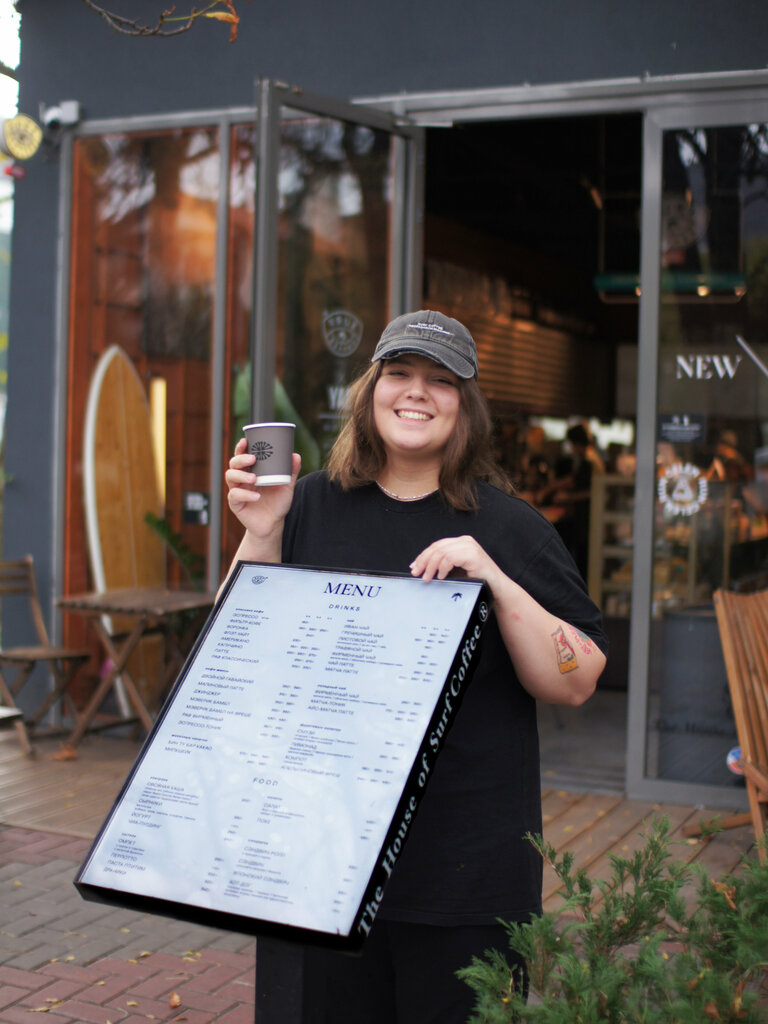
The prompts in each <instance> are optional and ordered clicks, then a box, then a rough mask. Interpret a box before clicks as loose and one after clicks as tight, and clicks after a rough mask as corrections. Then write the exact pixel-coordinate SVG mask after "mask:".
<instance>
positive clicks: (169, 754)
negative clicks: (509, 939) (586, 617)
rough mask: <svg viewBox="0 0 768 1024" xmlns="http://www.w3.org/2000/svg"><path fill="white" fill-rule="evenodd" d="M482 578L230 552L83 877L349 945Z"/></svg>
mask: <svg viewBox="0 0 768 1024" xmlns="http://www.w3.org/2000/svg"><path fill="white" fill-rule="evenodd" d="M489 609H490V594H489V590H488V588H487V586H486V585H485V584H484V583H483V582H482V581H479V580H466V579H462V580H453V579H452V580H443V581H440V580H432V581H430V582H428V583H425V582H423V581H422V580H418V579H414V578H412V577H410V576H399V575H393V574H369V573H356V572H340V571H338V570H325V569H308V568H301V567H296V566H285V565H267V564H262V563H255V562H241V563H239V565H238V567H237V568H236V570H235V571H234V573H233V574H232V576H231V578H230V580H229V582H228V584H227V587H226V589H225V590H224V592H223V594H222V595H221V596H220V597H219V599H218V600H217V602H216V605H215V607H214V609H213V611H212V613H211V615H210V617H209V619H208V622H207V623H206V625H205V628H204V629H203V632H202V634H201V636H200V637H199V638H198V640H197V643H196V644H195V647H194V649H193V651H192V653H191V654H190V656H189V658H188V659H187V662H186V664H185V666H184V668H183V670H182V673H181V675H180V677H179V680H178V682H177V683H176V685H175V687H174V689H173V692H172V693H171V695H170V697H169V699H168V701H167V702H166V704H165V706H164V708H163V710H162V712H161V715H160V717H159V718H158V720H157V722H156V723H155V725H154V727H153V729H152V732H151V733H150V735H149V737H148V739H147V742H146V744H145V745H144V748H143V750H142V752H141V754H140V756H139V758H138V760H137V762H136V764H135V765H134V767H133V768H132V770H131V773H130V775H129V777H128V779H127V780H126V782H125V784H124V786H123V788H122V791H121V793H120V795H119V796H118V798H117V801H116V802H115V805H114V806H113V808H112V810H111V811H110V814H109V815H108V817H107V819H106V821H105V823H104V825H103V826H102V828H101V830H100V832H99V835H98V836H97V837H96V840H95V842H94V844H93V847H92V849H91V851H90V853H89V855H88V857H87V859H86V861H85V863H84V864H83V866H82V868H81V869H80V872H79V874H78V876H77V879H76V882H75V884H76V885H77V887H78V889H79V890H80V892H81V893H82V895H83V896H84V897H85V898H87V899H95V900H100V901H103V902H108V903H115V904H117V905H119V906H128V907H133V908H138V909H146V910H149V911H151V912H157V913H164V914H168V915H171V916H174V917H179V918H182V919H186V920H192V921H197V922H202V923H205V924H209V925H214V926H217V927H222V928H227V929H229V930H233V931H245V932H248V933H251V934H262V933H267V934H278V935H281V936H283V937H289V938H301V939H302V941H316V942H321V943H324V944H330V945H339V946H342V947H343V946H346V947H350V948H354V947H357V946H359V945H361V944H362V942H363V941H364V939H365V937H366V935H367V934H368V932H369V931H370V928H371V925H372V923H373V919H374V917H375V915H376V911H377V909H378V906H379V904H380V903H381V899H382V896H383V891H384V887H385V885H386V881H387V879H388V877H389V876H390V875H391V873H392V871H393V869H394V867H395V864H396V862H397V859H398V856H399V854H400V851H401V850H402V848H403V846H404V844H405V842H406V841H407V838H408V833H409V831H410V829H411V826H412V824H413V821H414V818H415V815H416V813H417V809H418V805H419V801H420V799H421V796H422V794H423V792H424V790H425V789H426V787H427V785H428V783H429V780H430V777H431V774H432V771H433V768H434V764H435V759H436V757H437V756H438V754H439V751H440V749H441V748H442V746H443V742H444V739H445V736H446V733H447V730H448V728H449V726H450V724H451V722H452V720H453V717H454V715H455V714H456V713H457V711H458V708H459V705H460V702H461V699H462V696H463V694H464V691H465V689H466V687H467V685H468V683H469V679H470V676H471V674H472V671H473V669H474V666H475V663H476V661H477V658H478V656H479V645H480V640H481V634H482V630H483V627H484V624H485V622H486V620H487V618H488V615H489Z"/></svg>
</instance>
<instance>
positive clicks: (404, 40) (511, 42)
mask: <svg viewBox="0 0 768 1024" xmlns="http://www.w3.org/2000/svg"><path fill="white" fill-rule="evenodd" d="M105 3H107V5H111V6H112V7H113V8H114V9H116V10H118V11H119V12H120V13H123V14H132V13H135V14H136V15H138V16H142V17H144V18H145V19H146V20H151V19H152V18H153V17H154V16H155V15H156V13H157V11H159V10H161V9H162V8H163V7H167V6H169V5H168V3H167V2H166V0H112V2H111V4H110V0H105ZM18 6H19V10H20V12H21V16H22V27H21V39H22V49H21V87H20V103H19V106H20V109H21V110H22V111H25V112H27V113H29V114H31V115H33V116H36V115H37V111H38V105H39V103H40V102H41V101H42V102H45V103H47V104H53V103H55V102H58V101H60V100H62V99H77V100H79V101H80V102H81V103H82V104H83V108H84V111H85V115H86V117H87V118H89V119H93V118H105V117H117V116H122V115H130V114H150V113H155V112H159V111H174V110H195V109H205V108H210V107H225V106H247V105H250V104H251V102H252V96H253V80H254V78H255V77H256V76H257V75H266V76H270V77H273V78H277V79H280V80H282V81H286V82H289V83H292V84H296V85H301V86H304V87H305V88H307V89H310V90H313V91H316V92H324V93H328V94H335V95H338V96H342V97H347V98H348V97H359V96H364V95H367V96H371V95H377V94H382V93H393V92H398V91H401V90H409V91H421V90H433V89H434V90H441V89H459V88H475V87H484V86H502V85H517V84H521V83H523V82H530V83H544V82H563V81H579V80H589V79H604V78H614V77H628V76H643V75H645V74H646V73H650V74H652V75H674V74H682V73H703V72H712V71H727V70H739V69H748V70H751V69H757V68H764V67H765V66H766V63H767V60H768V45H767V41H768V4H766V3H765V0H735V2H734V0H696V2H692V0H642V2H634V3H628V2H626V0H623V2H622V0H582V2H581V3H573V2H572V0H570V2H568V0H537V2H534V3H531V2H530V0H526V2H525V3H522V2H517V0H416V2H414V0H387V2H383V0H356V2H355V3H352V2H348V0H322V2H319V0H279V2H275V0H253V2H252V3H249V2H248V0H238V4H237V6H238V10H239V11H240V13H241V16H242V22H241V26H240V33H239V39H238V40H237V42H235V43H233V44H230V43H229V42H228V29H227V28H226V27H225V26H223V25H220V24H217V23H213V22H209V23H205V24H201V25H198V26H196V27H195V28H194V29H193V31H191V32H190V33H188V34H187V35H184V36H181V37H178V38H175V39H168V40H160V39H152V38H150V39H132V38H126V37H123V36H120V35H117V34H116V33H114V32H113V31H112V30H110V29H109V28H108V26H107V25H106V24H105V23H104V22H103V21H102V20H101V19H99V18H98V17H97V16H96V15H95V14H93V13H92V12H90V11H89V10H88V9H87V8H86V7H85V5H84V4H82V3H81V2H80V0H19V5H18ZM177 6H178V9H179V10H180V11H184V10H188V9H189V8H190V7H191V0H178V3H177ZM57 176H58V158H57V154H56V152H55V151H52V152H48V153H43V154H38V156H36V157H35V158H34V159H33V160H32V161H30V162H29V164H28V165H27V174H26V177H25V178H24V179H23V180H22V181H20V182H19V183H18V186H17V189H16V207H15V225H14V235H13V262H12V283H11V289H12V295H11V321H10V352H9V403H8V417H7V435H6V436H7V452H6V469H7V472H8V473H9V474H10V475H11V477H12V480H11V482H10V483H9V484H8V486H7V489H6V501H5V525H4V538H3V550H4V552H5V554H6V555H7V556H15V555H19V554H22V553H23V552H25V551H32V552H33V553H34V555H35V557H36V560H37V564H38V574H39V577H40V582H41V585H42V588H43V591H44V592H46V589H48V588H49V586H50V580H51V558H52V556H51V524H52V513H53V499H54V497H55V495H54V493H53V490H52V467H51V449H52V443H53V436H52V434H53V429H54V407H53V394H54V347H53V340H54V324H55V263H56V236H57V226H58V220H57V217H58V199H59V197H58V194H57Z"/></svg>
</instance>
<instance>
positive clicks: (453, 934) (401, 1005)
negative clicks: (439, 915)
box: [303, 919, 513, 1024]
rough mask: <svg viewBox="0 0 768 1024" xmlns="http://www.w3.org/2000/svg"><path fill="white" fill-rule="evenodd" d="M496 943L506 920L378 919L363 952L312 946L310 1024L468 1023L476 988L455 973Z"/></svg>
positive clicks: (502, 945) (307, 969)
mask: <svg viewBox="0 0 768 1024" xmlns="http://www.w3.org/2000/svg"><path fill="white" fill-rule="evenodd" d="M486 949H498V950H500V951H501V952H502V953H504V955H505V956H506V958H507V962H508V963H509V964H510V966H513V954H512V952H511V950H510V949H509V943H508V939H507V932H506V930H505V929H504V928H503V927H502V926H501V925H478V926H472V927H463V928H440V927H433V926H432V925H420V924H400V923H397V922H394V921H384V920H381V919H379V920H378V921H377V922H376V924H375V925H374V927H373V929H372V931H371V934H370V935H369V936H368V938H367V939H366V941H365V946H364V947H363V952H362V954H361V955H360V956H346V955H344V954H338V953H328V952H325V951H321V950H308V951H307V953H306V957H305V966H304V1014H303V1021H304V1024H466V1021H467V1019H468V1018H469V1015H470V1013H471V1012H472V1010H473V1009H474V1005H475V993H474V992H473V991H472V989H470V988H469V986H468V985H466V984H465V983H464V982H463V981H459V979H458V978H457V977H456V975H455V971H457V970H458V969H459V968H461V967H468V966H469V964H470V962H471V960H472V957H473V956H478V957H482V956H483V953H484V952H485V950H486Z"/></svg>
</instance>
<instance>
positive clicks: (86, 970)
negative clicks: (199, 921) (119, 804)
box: [0, 826, 255, 1024]
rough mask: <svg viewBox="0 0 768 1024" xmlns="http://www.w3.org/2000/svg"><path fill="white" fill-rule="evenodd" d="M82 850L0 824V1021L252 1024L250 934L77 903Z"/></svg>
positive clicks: (75, 843) (76, 842)
mask: <svg viewBox="0 0 768 1024" xmlns="http://www.w3.org/2000/svg"><path fill="white" fill-rule="evenodd" d="M89 847H90V842H88V841H87V840H84V839H73V838H70V837H68V836H60V835H54V834H52V833H48V832H38V831H33V830H31V829H23V828H12V827H3V826H0V915H1V918H0V1021H2V1024H30V1022H31V1021H32V1020H34V1019H35V1018H34V1017H30V1013H32V1012H38V1013H45V1014H46V1016H45V1017H44V1018H43V1020H45V1022H46V1024H139V1022H143V1024H146V1021H173V1022H177V1021H178V1022H179V1024H182V1022H184V1024H210V1022H211V1021H218V1022H220V1024H253V1019H254V979H255V943H254V940H253V939H252V938H249V937H248V936H244V935H237V934H234V933H230V932H223V931H218V930H216V929H213V928H204V927H201V926H197V925H191V924H187V923H186V922H181V921H175V920H171V919H168V918H162V917H157V916H154V915H151V914H145V913H140V912H136V911H130V910H120V909H115V908H114V907H107V906H104V905H102V904H97V903H88V902H86V901H85V900H83V899H82V897H81V896H80V894H79V893H78V892H77V890H76V889H75V887H74V884H73V879H74V876H75V873H76V870H77V868H78V867H79V866H80V864H81V863H82V861H83V859H84V858H85V855H86V853H87V852H88V849H89Z"/></svg>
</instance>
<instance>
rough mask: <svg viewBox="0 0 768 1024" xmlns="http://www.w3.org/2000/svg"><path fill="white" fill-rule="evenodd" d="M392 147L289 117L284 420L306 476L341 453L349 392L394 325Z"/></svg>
mask: <svg viewBox="0 0 768 1024" xmlns="http://www.w3.org/2000/svg"><path fill="white" fill-rule="evenodd" d="M393 145H394V143H393V141H392V138H391V136H390V134H389V133H388V132H385V131H381V130H376V129H373V128H369V127H366V126H364V125H358V124H351V123H349V122H344V121H339V120H334V119H332V118H329V117H316V116H309V115H306V114H303V113H299V112H297V111H293V110H290V109H288V108H285V107H284V108H283V111H282V126H281V144H280V168H279V177H278V188H279V227H278V233H279V280H278V348H277V378H276V382H275V413H276V416H277V417H278V418H281V419H282V418H285V419H288V420H292V421H295V422H296V423H297V424H298V431H297V444H298V446H299V450H300V451H301V454H302V458H303V468H304V471H305V472H306V471H309V470H312V469H317V468H319V466H320V465H321V464H322V461H323V460H324V458H325V456H326V454H327V453H328V451H329V450H330V447H331V445H332V444H333V441H334V438H335V437H336V434H337V432H338V428H339V416H340V412H341V409H342V406H343V404H344V399H345V397H346V388H347V385H348V383H349V382H350V381H351V380H352V379H353V378H354V377H355V376H356V375H357V373H358V371H359V370H360V368H361V367H364V366H365V365H366V364H367V363H368V362H369V360H370V358H371V355H372V354H373V349H374V346H375V344H376V341H377V339H378V337H379V335H380V334H381V331H382V330H383V328H384V326H385V324H386V323H387V320H388V310H389V288H390V282H389V267H390V241H391V240H390V223H391V220H390V207H391V181H392V177H391V171H392V148H393Z"/></svg>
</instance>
